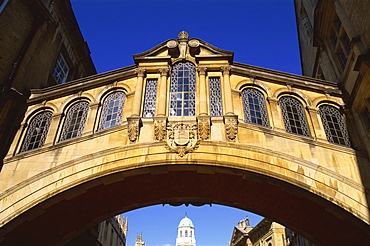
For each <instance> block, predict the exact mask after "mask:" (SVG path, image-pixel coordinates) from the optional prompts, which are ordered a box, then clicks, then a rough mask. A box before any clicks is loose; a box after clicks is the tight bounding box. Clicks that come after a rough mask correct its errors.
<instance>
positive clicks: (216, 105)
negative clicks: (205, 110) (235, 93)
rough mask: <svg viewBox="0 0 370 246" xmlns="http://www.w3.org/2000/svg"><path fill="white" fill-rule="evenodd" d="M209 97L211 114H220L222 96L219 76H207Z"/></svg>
mask: <svg viewBox="0 0 370 246" xmlns="http://www.w3.org/2000/svg"><path fill="white" fill-rule="evenodd" d="M209 97H210V98H209V105H210V113H211V116H221V115H222V96H221V83H220V77H213V78H209Z"/></svg>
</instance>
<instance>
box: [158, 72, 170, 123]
mask: <svg viewBox="0 0 370 246" xmlns="http://www.w3.org/2000/svg"><path fill="white" fill-rule="evenodd" d="M169 70H170V69H169V68H168V67H166V68H160V69H159V72H160V74H161V79H160V83H159V96H158V110H157V116H165V115H166V105H167V74H168V71H169Z"/></svg>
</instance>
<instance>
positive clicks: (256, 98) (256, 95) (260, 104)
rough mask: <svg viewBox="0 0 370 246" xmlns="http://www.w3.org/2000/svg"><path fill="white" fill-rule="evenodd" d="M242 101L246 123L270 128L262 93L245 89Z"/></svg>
mask: <svg viewBox="0 0 370 246" xmlns="http://www.w3.org/2000/svg"><path fill="white" fill-rule="evenodd" d="M242 101H243V108H244V121H245V122H247V123H252V124H257V125H261V126H265V127H269V120H268V116H267V109H266V102H265V97H264V96H263V94H262V93H261V92H260V91H258V90H256V89H250V88H249V89H244V90H243V91H242Z"/></svg>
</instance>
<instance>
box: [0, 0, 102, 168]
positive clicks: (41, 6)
mask: <svg viewBox="0 0 370 246" xmlns="http://www.w3.org/2000/svg"><path fill="white" fill-rule="evenodd" d="M0 23H1V29H0V36H1V39H0V57H1V59H0V112H1V114H0V115H1V116H0V141H1V143H2V144H1V146H0V160H1V163H0V168H1V166H2V160H3V158H4V156H5V155H6V153H7V151H8V150H9V146H10V144H11V142H12V140H13V138H14V134H15V133H16V131H17V130H18V128H19V124H20V122H21V121H22V119H23V116H24V113H25V111H26V108H27V105H26V100H27V99H28V97H29V95H30V89H35V88H37V89H39V88H46V87H48V86H52V85H55V84H57V83H58V81H57V80H56V79H55V78H56V77H55V76H54V75H55V74H57V71H56V70H55V71H54V69H55V67H56V64H57V63H58V59H59V57H61V58H60V59H62V60H63V63H65V65H66V67H65V74H64V75H65V78H63V77H60V76H59V77H58V78H63V79H61V80H60V81H59V82H65V81H68V80H74V79H78V78H81V77H85V76H88V75H92V74H95V73H96V70H95V67H94V64H93V62H92V60H91V58H90V51H89V48H88V46H87V44H86V42H85V41H84V39H83V37H82V34H81V32H80V30H79V27H78V24H77V22H76V19H75V17H74V14H73V11H72V8H71V4H70V1H69V0H62V1H49V0H43V1H41V0H31V1H29V0H11V1H9V0H5V1H1V2H0ZM9 119H12V120H11V121H9Z"/></svg>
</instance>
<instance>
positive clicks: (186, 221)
mask: <svg viewBox="0 0 370 246" xmlns="http://www.w3.org/2000/svg"><path fill="white" fill-rule="evenodd" d="M184 226H185V227H186V226H187V227H191V228H194V225H193V222H192V221H191V219H189V218H188V216H187V215H185V218H183V219H182V220H181V221H180V224H179V226H178V227H184Z"/></svg>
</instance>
